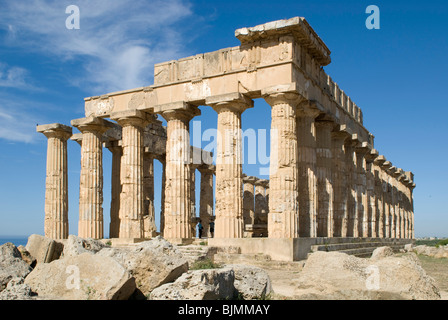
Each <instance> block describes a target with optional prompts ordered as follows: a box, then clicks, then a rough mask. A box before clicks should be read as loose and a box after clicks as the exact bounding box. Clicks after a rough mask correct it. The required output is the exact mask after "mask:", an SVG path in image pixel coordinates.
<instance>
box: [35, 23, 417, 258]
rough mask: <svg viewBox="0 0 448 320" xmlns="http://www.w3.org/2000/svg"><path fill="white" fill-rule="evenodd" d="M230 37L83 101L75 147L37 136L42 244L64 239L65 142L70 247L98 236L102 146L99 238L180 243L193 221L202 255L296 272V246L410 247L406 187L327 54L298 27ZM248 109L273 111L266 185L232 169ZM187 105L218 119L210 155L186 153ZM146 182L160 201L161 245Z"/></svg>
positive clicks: (60, 137) (62, 130) (54, 133)
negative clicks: (74, 157) (74, 155)
mask: <svg viewBox="0 0 448 320" xmlns="http://www.w3.org/2000/svg"><path fill="white" fill-rule="evenodd" d="M235 36H236V37H237V38H238V39H239V40H240V42H241V45H239V46H237V47H232V48H225V49H221V50H218V51H215V52H209V53H204V54H198V55H196V56H192V57H187V58H183V59H180V60H177V61H168V62H164V63H159V64H156V65H155V66H154V84H153V85H150V86H147V87H142V88H135V89H130V90H125V91H120V92H114V93H108V94H104V95H102V96H95V97H89V98H86V99H85V118H82V119H76V120H73V121H72V123H71V125H72V126H73V127H75V128H77V129H78V130H79V131H80V133H78V134H74V135H72V128H71V127H69V126H64V125H61V124H52V125H44V126H39V127H38V128H37V131H38V132H42V133H43V134H45V135H46V136H47V137H48V153H47V182H46V201H45V233H46V235H48V236H50V237H54V238H64V237H66V236H67V232H68V231H67V230H68V221H67V160H66V152H67V151H66V148H67V139H69V137H70V136H71V140H75V141H77V142H78V143H79V144H80V145H81V178H80V186H79V192H80V196H79V226H78V230H79V235H80V236H84V237H92V238H103V237H104V228H105V226H104V225H103V215H104V213H103V209H102V202H103V192H105V191H104V190H103V169H102V152H103V147H106V148H108V149H109V151H110V152H111V153H112V161H113V163H112V184H111V185H112V190H110V191H108V192H111V195H112V197H111V198H112V203H111V210H110V217H111V223H110V226H109V231H110V237H111V238H122V239H142V238H149V237H152V236H154V235H156V234H158V233H161V234H163V236H164V237H165V238H167V239H169V240H171V241H173V242H176V243H180V242H181V243H185V242H188V241H190V240H191V239H192V238H193V237H195V224H196V223H197V221H198V219H201V223H202V224H203V225H204V226H205V228H206V232H205V236H210V234H209V225H210V222H211V221H214V224H215V234H214V238H213V239H209V245H210V244H212V245H216V246H220V245H232V244H235V243H236V244H238V245H240V246H243V247H244V246H246V247H245V248H247V250H252V249H253V250H260V251H263V252H271V253H272V254H273V255H275V254H277V255H280V256H281V255H289V256H290V257H291V259H297V258H298V257H299V256H300V251H301V250H302V249H301V248H302V247H304V246H305V247H306V246H308V248H309V245H310V243H319V242H322V241H323V240H322V239H326V240H325V241H333V242H334V241H339V240H335V239H340V240H341V239H347V238H366V239H379V238H382V239H412V238H413V237H414V214H413V196H412V193H413V189H414V188H415V183H414V181H413V174H412V172H410V171H404V170H402V169H400V168H398V167H397V166H395V165H393V164H392V163H391V162H390V161H388V160H387V159H386V157H385V156H383V155H380V154H379V152H378V151H377V150H376V149H375V148H374V136H373V134H372V133H371V132H369V131H368V130H367V129H366V128H365V127H364V125H363V113H362V111H361V109H360V108H359V107H358V106H357V105H356V104H355V103H354V102H353V101H352V99H351V98H350V97H349V96H348V95H347V94H346V93H345V92H344V91H343V90H342V89H341V88H339V86H338V85H337V83H336V82H335V81H333V80H332V78H331V77H330V76H328V75H327V74H326V73H325V71H324V69H323V67H324V66H326V65H328V64H329V63H330V62H331V57H330V50H329V49H328V48H327V46H326V45H325V43H324V42H323V41H322V40H321V39H320V37H319V36H318V35H317V34H316V33H315V31H314V30H313V29H312V28H311V26H310V25H309V24H308V22H307V21H306V20H305V19H304V18H301V17H295V18H292V19H289V20H279V21H274V22H269V23H266V24H263V25H259V26H256V27H252V28H242V29H238V30H236V31H235ZM258 98H262V99H264V100H265V101H266V102H267V103H268V104H269V105H270V106H271V118H272V122H271V128H270V129H271V132H275V133H276V134H275V136H271V147H270V150H271V154H270V168H269V179H260V178H258V177H251V176H246V175H245V174H244V173H243V170H242V156H241V155H242V137H241V127H242V120H243V117H242V115H243V113H244V111H245V110H246V109H248V108H253V107H254V99H258ZM199 106H209V107H211V108H213V110H214V111H215V112H216V113H217V119H218V120H217V123H216V128H217V130H218V132H219V133H220V134H219V138H218V139H217V148H216V154H214V155H212V154H210V152H205V151H204V150H201V149H197V148H193V147H192V146H191V145H190V122H191V120H192V119H194V118H195V117H198V116H200V113H201V112H200V109H199V108H198V107H199ZM157 115H160V116H161V117H163V118H164V119H165V120H166V122H167V126H166V127H163V126H162V125H161V122H160V121H159V120H157ZM212 156H215V163H214V164H213V163H212V161H211V159H212ZM154 159H157V160H159V161H160V162H161V163H162V164H163V179H162V180H163V181H157V182H155V181H154V172H153V170H154V169H153V160H154ZM196 170H198V171H199V172H200V174H201V181H200V186H201V187H200V201H199V203H200V208H199V213H200V214H199V217H196V208H195V203H196V199H195V179H194V177H195V172H196ZM214 180H215V183H214V182H213V181H214ZM154 183H159V184H161V185H162V188H163V195H162V209H161V212H160V225H161V227H160V231H159V232H158V231H157V230H156V229H157V228H156V226H155V214H156V213H155V209H154ZM213 195H214V198H215V199H213ZM157 214H159V213H157ZM328 239H333V240H328ZM307 241H308V242H307ZM341 241H342V240H341ZM249 248H252V249H249ZM282 252H283V253H282Z"/></svg>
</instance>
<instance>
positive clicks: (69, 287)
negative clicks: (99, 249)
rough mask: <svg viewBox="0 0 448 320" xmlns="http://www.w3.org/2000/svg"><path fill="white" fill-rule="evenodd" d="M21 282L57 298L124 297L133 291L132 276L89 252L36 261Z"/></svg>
mask: <svg viewBox="0 0 448 320" xmlns="http://www.w3.org/2000/svg"><path fill="white" fill-rule="evenodd" d="M25 284H27V285H29V286H30V288H31V290H32V291H33V292H36V293H37V294H38V295H39V296H43V297H49V298H52V299H57V300H59V299H62V300H126V299H128V298H129V297H130V296H131V295H132V293H133V292H134V291H135V280H134V278H133V277H132V276H131V275H130V274H129V272H128V271H127V270H126V269H125V268H124V267H123V266H122V265H120V264H119V263H118V262H117V261H115V260H114V259H112V258H109V257H103V256H100V255H97V254H96V255H94V254H91V253H82V254H80V255H77V256H72V257H65V258H63V259H59V260H55V261H53V262H51V263H43V264H42V263H41V264H38V265H37V266H36V268H35V269H34V270H33V271H32V272H31V273H30V274H29V275H28V276H27V277H26V279H25Z"/></svg>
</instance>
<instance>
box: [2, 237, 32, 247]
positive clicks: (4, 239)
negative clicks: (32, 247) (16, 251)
mask: <svg viewBox="0 0 448 320" xmlns="http://www.w3.org/2000/svg"><path fill="white" fill-rule="evenodd" d="M7 242H12V243H13V244H14V245H15V246H16V247H18V246H20V245H22V246H26V244H27V242H28V237H25V236H0V246H1V245H2V244H5V243H7Z"/></svg>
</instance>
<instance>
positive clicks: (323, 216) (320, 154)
mask: <svg viewBox="0 0 448 320" xmlns="http://www.w3.org/2000/svg"><path fill="white" fill-rule="evenodd" d="M315 125H316V146H317V149H316V156H317V159H316V166H317V188H318V193H317V236H318V237H333V230H334V220H333V216H334V213H333V201H334V190H333V176H332V171H333V170H332V169H333V168H332V167H333V166H332V165H333V163H332V158H333V156H332V148H331V147H332V146H331V132H332V130H333V128H334V126H335V124H334V122H332V121H316V122H315Z"/></svg>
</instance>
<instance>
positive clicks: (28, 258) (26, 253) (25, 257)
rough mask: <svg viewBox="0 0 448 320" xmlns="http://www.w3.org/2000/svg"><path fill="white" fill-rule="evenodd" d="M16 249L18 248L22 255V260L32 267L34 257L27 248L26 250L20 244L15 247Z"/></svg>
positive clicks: (34, 261)
mask: <svg viewBox="0 0 448 320" xmlns="http://www.w3.org/2000/svg"><path fill="white" fill-rule="evenodd" d="M17 250H19V252H20V255H21V256H22V259H23V261H25V262H26V263H28V265H30V266H31V268H34V266H35V265H36V263H37V260H36V258H34V257H33V256H32V255H31V253H29V251H28V250H26V248H25V247H24V246H22V245H20V246H18V247H17Z"/></svg>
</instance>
